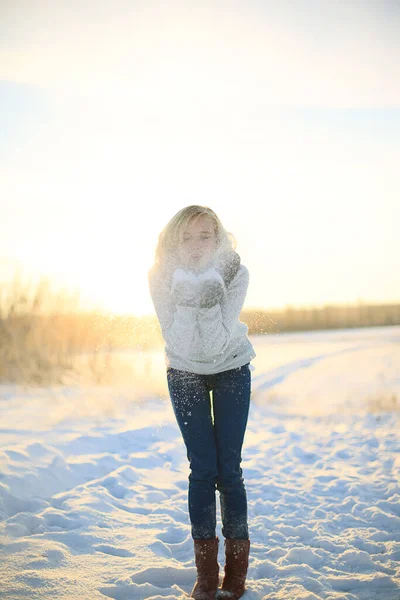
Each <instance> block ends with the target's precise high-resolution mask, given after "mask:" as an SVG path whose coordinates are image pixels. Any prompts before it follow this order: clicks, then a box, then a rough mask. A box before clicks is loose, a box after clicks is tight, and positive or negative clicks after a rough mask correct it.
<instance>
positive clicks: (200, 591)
mask: <svg viewBox="0 0 400 600" xmlns="http://www.w3.org/2000/svg"><path fill="white" fill-rule="evenodd" d="M193 541H194V558H195V562H196V567H197V581H196V583H195V586H194V588H193V590H192V593H191V594H190V597H191V598H196V600H214V598H215V594H216V591H217V589H218V583H219V564H218V544H219V539H218V538H217V537H216V538H214V539H211V540H193Z"/></svg>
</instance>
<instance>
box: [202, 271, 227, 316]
mask: <svg viewBox="0 0 400 600" xmlns="http://www.w3.org/2000/svg"><path fill="white" fill-rule="evenodd" d="M198 279H199V282H200V294H199V296H200V297H199V307H200V308H211V307H212V306H215V305H216V304H219V303H220V302H221V301H222V300H223V298H224V296H225V292H226V290H225V285H224V281H223V279H222V277H221V275H220V274H219V273H218V272H217V270H216V269H215V268H210V269H207V271H205V272H204V273H201V274H200V275H199V277H198Z"/></svg>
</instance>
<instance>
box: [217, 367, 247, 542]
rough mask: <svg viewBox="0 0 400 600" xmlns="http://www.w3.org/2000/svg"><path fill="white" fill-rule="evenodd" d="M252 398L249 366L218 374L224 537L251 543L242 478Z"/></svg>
mask: <svg viewBox="0 0 400 600" xmlns="http://www.w3.org/2000/svg"><path fill="white" fill-rule="evenodd" d="M250 394H251V371H250V369H249V365H248V364H247V365H244V366H242V367H239V368H237V369H230V370H229V371H225V372H223V373H219V374H218V379H217V382H216V384H215V387H214V389H213V403H214V427H215V437H216V444H217V453H218V484H217V489H218V491H219V494H220V503H221V519H222V535H223V536H224V537H225V538H234V539H248V537H249V532H248V523H247V494H246V488H245V485H244V480H243V477H242V469H241V467H240V463H241V462H242V456H241V453H242V445H243V440H244V435H245V432H246V426H247V420H248V414H249V408H250Z"/></svg>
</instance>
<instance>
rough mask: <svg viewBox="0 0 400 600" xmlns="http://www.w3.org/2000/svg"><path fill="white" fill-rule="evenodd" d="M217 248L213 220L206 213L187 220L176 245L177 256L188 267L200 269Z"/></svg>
mask: <svg viewBox="0 0 400 600" xmlns="http://www.w3.org/2000/svg"><path fill="white" fill-rule="evenodd" d="M216 249H217V236H216V234H215V231H214V221H213V220H212V219H211V218H210V217H209V216H208V215H201V216H200V217H197V218H193V219H191V220H190V221H189V223H188V225H187V226H186V228H185V229H184V230H183V231H182V232H181V241H180V244H179V245H178V249H177V252H178V258H179V260H180V261H181V263H182V264H183V265H184V266H186V267H187V268H190V269H195V270H202V269H203V268H204V267H205V266H206V265H207V264H208V263H209V261H210V260H211V258H212V256H213V254H214V252H215V250H216Z"/></svg>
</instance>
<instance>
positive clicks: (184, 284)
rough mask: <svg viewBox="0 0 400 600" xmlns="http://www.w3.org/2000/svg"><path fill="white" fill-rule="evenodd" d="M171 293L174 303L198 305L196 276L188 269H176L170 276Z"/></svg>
mask: <svg viewBox="0 0 400 600" xmlns="http://www.w3.org/2000/svg"><path fill="white" fill-rule="evenodd" d="M171 295H172V298H173V300H174V302H175V304H179V305H180V306H198V303H199V281H198V278H197V277H196V276H195V275H194V274H193V273H190V272H189V271H185V270H184V269H176V270H175V272H174V274H173V277H172V285H171Z"/></svg>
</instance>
